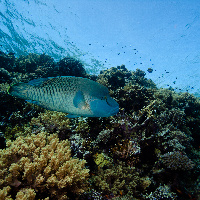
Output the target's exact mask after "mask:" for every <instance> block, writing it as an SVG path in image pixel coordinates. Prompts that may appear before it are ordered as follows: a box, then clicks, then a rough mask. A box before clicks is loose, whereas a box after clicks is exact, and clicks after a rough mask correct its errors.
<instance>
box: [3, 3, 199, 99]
mask: <svg viewBox="0 0 200 200" xmlns="http://www.w3.org/2000/svg"><path fill="white" fill-rule="evenodd" d="M0 4H1V7H0V38H1V39H0V50H1V51H4V52H14V53H15V55H16V56H19V55H22V54H27V53H45V54H48V55H50V56H52V57H54V59H56V60H58V59H60V58H63V57H64V56H68V55H70V56H74V57H76V58H77V59H80V60H81V61H82V62H84V64H85V67H86V69H87V70H88V72H90V73H98V72H99V70H101V69H103V68H110V67H112V66H117V65H121V64H125V65H126V67H127V68H128V69H130V70H135V69H136V68H140V69H142V70H144V71H145V72H146V73H147V77H148V78H151V79H152V80H153V81H155V82H156V84H157V85H158V86H159V87H170V86H172V87H173V88H176V90H177V91H189V92H191V93H194V94H195V95H197V96H200V95H199V93H200V92H199V91H200V87H199V79H200V70H199V63H200V50H199V46H200V37H199V35H200V1H198V0H196V1H195V0H182V1H178V0H177V1H170V0H165V1H162V0H154V1H150V0H143V1H142V0H134V1H133V0H126V1H120V0H101V1H97V0H96V1H95V0H94V1H91V0H73V1H65V0H59V1H56V0H46V1H45V0H43V1H40V0H32V1H31V0H17V1H16V0H0ZM149 67H151V68H152V69H153V73H148V72H147V69H148V68H149Z"/></svg>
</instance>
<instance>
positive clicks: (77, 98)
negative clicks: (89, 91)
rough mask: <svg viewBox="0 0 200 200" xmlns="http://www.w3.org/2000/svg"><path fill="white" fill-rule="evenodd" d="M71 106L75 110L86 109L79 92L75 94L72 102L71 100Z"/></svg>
mask: <svg viewBox="0 0 200 200" xmlns="http://www.w3.org/2000/svg"><path fill="white" fill-rule="evenodd" d="M73 104H74V106H75V107H76V108H79V109H83V108H84V107H86V103H85V99H84V96H83V93H82V92H81V91H78V92H77V93H76V96H75V97H74V100H73Z"/></svg>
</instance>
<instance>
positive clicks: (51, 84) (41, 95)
mask: <svg viewBox="0 0 200 200" xmlns="http://www.w3.org/2000/svg"><path fill="white" fill-rule="evenodd" d="M9 93H10V94H11V95H13V96H16V97H18V98H22V99H25V100H27V101H29V102H31V103H34V104H37V105H39V106H41V107H43V108H46V109H49V110H55V111H60V112H65V113H68V114H69V115H67V116H68V117H78V116H83V117H109V116H111V115H114V114H116V113H117V112H118V111H119V105H118V103H117V102H116V101H115V100H114V99H112V98H111V97H110V95H109V91H108V89H107V88H106V87H105V86H103V85H101V84H99V83H97V82H95V81H92V80H89V79H87V78H81V77H71V76H70V77H68V76H66V77H55V78H53V77H50V78H41V79H35V80H32V81H30V82H29V83H17V84H15V85H13V86H11V87H10V89H9Z"/></svg>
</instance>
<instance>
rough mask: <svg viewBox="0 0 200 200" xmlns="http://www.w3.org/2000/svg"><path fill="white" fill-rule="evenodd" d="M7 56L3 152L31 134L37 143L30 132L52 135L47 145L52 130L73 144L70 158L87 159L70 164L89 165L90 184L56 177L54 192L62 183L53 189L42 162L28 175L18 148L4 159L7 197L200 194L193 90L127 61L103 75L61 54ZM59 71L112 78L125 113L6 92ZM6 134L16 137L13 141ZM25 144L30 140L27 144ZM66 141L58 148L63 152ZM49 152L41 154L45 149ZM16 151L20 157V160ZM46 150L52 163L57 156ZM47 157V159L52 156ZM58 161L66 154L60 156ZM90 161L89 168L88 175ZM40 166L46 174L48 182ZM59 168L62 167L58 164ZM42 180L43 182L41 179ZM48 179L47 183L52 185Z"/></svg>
mask: <svg viewBox="0 0 200 200" xmlns="http://www.w3.org/2000/svg"><path fill="white" fill-rule="evenodd" d="M0 63H3V64H2V68H3V69H2V72H3V73H2V77H3V79H2V84H0V95H1V98H0V136H1V137H0V139H1V141H0V142H1V143H0V144H1V148H2V149H3V150H2V152H4V153H5V155H10V154H9V153H10V148H11V147H12V145H10V144H16V146H17V144H18V145H20V144H21V143H20V142H21V141H25V140H28V139H27V138H29V140H28V141H32V142H33V143H34V141H33V140H31V139H30V138H32V137H33V138H37V137H40V136H41V134H42V135H45V140H42V139H41V140H40V144H41V145H42V144H43V143H42V141H43V142H44V141H46V143H45V146H44V147H42V148H44V149H46V148H47V146H48V145H50V144H51V142H50V141H49V140H50V139H47V138H52V140H51V141H54V140H55V141H57V144H58V145H57V146H59V148H60V149H63V148H64V149H65V148H66V149H68V153H67V152H66V154H67V156H68V157H67V159H69V160H71V161H74V162H75V160H76V164H77V165H78V166H80V163H83V164H82V167H81V168H78V169H79V170H77V168H76V165H75V164H73V165H72V166H71V168H70V170H72V171H74V170H75V171H76V170H77V171H76V172H77V173H79V172H80V173H81V171H83V172H85V178H84V181H85V183H84V185H82V186H83V189H84V188H86V187H87V190H86V189H84V193H81V192H83V191H79V192H78V190H79V189H81V187H82V186H81V183H82V182H81V183H80V182H79V183H77V182H76V179H73V180H72V182H71V186H70V187H76V188H77V190H72V191H74V193H73V192H72V191H71V190H70V191H69V190H68V189H69V188H70V187H67V188H68V189H66V190H64V189H62V188H58V187H59V186H58V185H56V184H55V185H54V186H55V187H57V189H58V190H57V191H56V192H55V190H54V192H53V193H52V191H53V189H55V187H53V189H52V185H48V184H50V183H47V182H45V181H47V180H48V178H49V177H46V176H45V174H42V172H41V171H39V170H38V174H35V176H36V177H37V179H35V180H33V179H32V180H31V179H30V180H29V179H27V178H28V173H29V172H28V171H26V170H25V168H24V166H25V164H24V162H22V161H23V159H22V160H21V161H20V159H21V157H20V155H21V154H15V157H14V160H11V159H8V161H7V160H6V161H5V163H7V162H10V165H8V166H7V167H5V170H3V174H2V176H1V179H2V180H3V182H2V185H1V188H0V189H1V190H0V197H1V198H7V199H9V198H10V199H11V198H13V195H15V197H16V198H18V199H20V198H21V199H22V198H24V199H34V198H35V199H38V198H40V199H45V198H48V197H49V199H51V198H54V199H58V198H61V196H60V195H67V197H69V198H71V199H73V198H77V199H81V200H86V199H105V200H107V199H198V198H200V195H199V190H200V173H199V166H200V150H199V140H200V131H199V130H200V118H199V116H200V100H199V99H198V98H196V97H194V96H193V95H192V94H189V93H177V92H175V91H173V89H172V88H169V89H158V88H157V87H156V85H155V84H154V83H153V82H152V80H150V79H147V78H146V77H145V72H144V71H142V70H140V69H136V70H135V71H129V70H127V69H126V67H125V66H124V65H122V66H118V67H112V68H110V69H107V70H103V71H101V72H100V74H99V75H98V76H96V75H89V74H86V72H85V69H84V66H83V64H82V63H81V62H80V61H78V60H76V59H74V58H71V57H65V58H63V59H62V60H60V61H58V62H54V60H53V59H52V58H51V57H49V56H47V55H45V54H42V55H36V54H29V55H27V56H21V57H20V58H15V56H14V55H13V54H4V53H3V52H0ZM31 66H32V67H31ZM16 67H17V68H16ZM6 74H7V75H6ZM57 75H73V76H83V77H87V78H89V79H92V80H94V81H98V82H99V83H101V84H103V85H105V86H106V87H108V89H109V91H110V95H111V96H112V97H113V98H114V99H115V100H116V101H117V102H118V103H119V105H120V111H119V113H118V114H117V115H115V116H111V117H109V118H76V119H68V118H66V117H65V114H63V113H59V112H52V111H46V110H44V109H40V108H38V107H37V106H33V105H32V104H29V103H26V102H25V101H23V100H19V99H16V98H14V97H12V96H10V95H8V94H7V93H6V90H7V88H8V87H9V85H10V84H12V83H14V82H18V81H28V80H30V79H33V78H36V77H45V76H57ZM5 139H6V142H7V144H9V145H10V146H8V147H7V148H6V147H5ZM8 139H11V140H13V142H10V141H8ZM15 139H16V140H15ZM34 140H35V141H37V139H34ZM38 143H39V142H38ZM23 144H24V143H23ZM21 147H22V148H25V147H24V146H23V145H21ZM30 147H31V145H30ZM31 148H32V147H31ZM31 148H29V149H30V150H31ZM38 148H39V147H38ZM39 149H40V148H39ZM60 149H57V151H56V152H54V153H55V154H57V153H58V152H60ZM25 150H26V149H25ZM16 151H20V152H22V149H20V148H15V151H14V150H13V152H16ZM33 152H34V151H31V152H30V151H29V154H28V155H27V157H25V158H26V159H29V158H30V157H31V156H32V157H31V159H32V160H31V162H30V163H33V159H38V160H40V161H41V159H39V158H40V157H37V156H36V155H38V154H37V153H38V152H36V153H35V154H33ZM42 152H43V151H42V150H41V151H40V155H43V153H42ZM63 152H65V150H63ZM69 152H70V153H69ZM68 154H69V155H68ZM45 155H46V154H45ZM59 155H60V154H59ZM62 155H63V154H62ZM17 156H19V157H20V159H19V160H16V158H18V157H17ZM34 156H36V157H34ZM23 157H24V156H23ZM5 158H6V157H5ZM5 158H4V157H3V158H2V159H5ZM46 158H48V159H49V163H50V158H49V157H48V156H46ZM62 159H64V160H65V161H66V159H65V158H62ZM78 159H79V160H78ZM80 159H81V160H82V159H84V161H80ZM45 160H46V159H43V160H42V161H41V162H42V163H45ZM55 162H61V160H59V158H56V159H55ZM66 162H67V161H66ZM61 163H62V162H61ZM72 163H73V162H72ZM78 163H79V164H78ZM31 165H32V164H30V166H31ZM84 165H86V166H87V168H88V169H89V170H90V174H89V177H88V170H87V171H86V169H85V168H84ZM19 166H20V167H19ZM35 166H37V165H35ZM43 166H44V164H41V167H43ZM16 167H18V171H19V172H20V173H19V174H17V173H15V174H13V173H14V172H17V171H14V169H16ZM37 167H38V166H37ZM60 167H61V166H60ZM26 168H27V169H29V168H30V167H29V166H28V167H26ZM9 170H10V171H9ZM20 170H21V171H20ZM57 170H59V169H57ZM39 172H41V173H40V174H42V176H43V177H45V180H44V182H42V177H40V176H39ZM63 172H64V171H63ZM86 172H87V173H86ZM44 173H45V172H44ZM9 174H10V175H9ZM24 174H27V176H26V175H24ZM52 174H54V175H55V174H56V171H52ZM7 176H8V177H10V176H12V178H13V180H12V181H13V182H12V181H10V180H9V179H5V180H7V182H4V181H5V180H4V178H6V177H7ZM2 177H3V178H2ZM20 177H21V179H20ZM23 177H25V178H23ZM87 177H88V179H87ZM79 178H80V177H77V179H78V180H80V179H79ZM36 180H37V182H36ZM67 180H68V179H67ZM9 181H10V182H9ZM34 181H35V182H34ZM52 181H53V180H52ZM8 183H10V184H8ZM27 183H30V184H31V187H30V184H27ZM39 183H40V186H39V187H36V186H38V184H39ZM44 183H45V184H44ZM57 183H58V182H57ZM33 185H34V186H33ZM47 185H48V188H45V187H46V186H47ZM77 185H78V186H77ZM16 186H17V187H16ZM44 190H45V191H44ZM63 192H66V194H65V193H63Z"/></svg>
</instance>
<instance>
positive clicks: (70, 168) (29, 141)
mask: <svg viewBox="0 0 200 200" xmlns="http://www.w3.org/2000/svg"><path fill="white" fill-rule="evenodd" d="M88 172H89V170H88V169H85V160H79V159H75V158H72V157H71V150H70V144H69V142H68V140H63V141H59V139H58V137H57V136H56V134H51V135H48V134H47V133H45V132H41V133H39V134H37V135H35V134H32V135H31V136H26V137H18V138H17V139H16V140H15V141H14V142H11V141H9V142H7V149H4V150H0V186H1V188H3V191H2V190H1V192H0V194H1V195H5V193H6V191H7V195H11V197H12V198H15V197H16V198H17V197H20V196H24V195H25V194H27V193H29V194H30V192H31V191H32V192H31V193H32V198H31V199H34V198H33V197H34V195H35V198H37V199H38V198H41V197H42V198H44V197H48V196H49V197H51V198H54V199H67V198H68V197H71V198H72V197H73V196H74V195H79V194H80V193H83V192H84V191H85V189H86V185H87V184H86V180H87V177H88V175H89V174H88ZM8 187H9V188H8ZM9 190H10V191H9ZM30 190H31V191H30ZM27 195H28V194H27Z"/></svg>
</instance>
